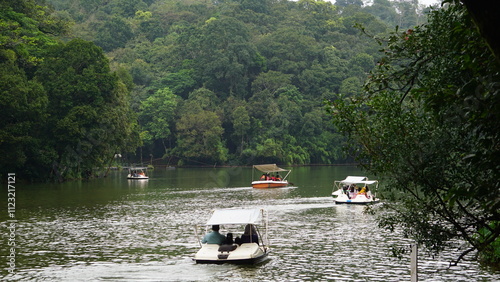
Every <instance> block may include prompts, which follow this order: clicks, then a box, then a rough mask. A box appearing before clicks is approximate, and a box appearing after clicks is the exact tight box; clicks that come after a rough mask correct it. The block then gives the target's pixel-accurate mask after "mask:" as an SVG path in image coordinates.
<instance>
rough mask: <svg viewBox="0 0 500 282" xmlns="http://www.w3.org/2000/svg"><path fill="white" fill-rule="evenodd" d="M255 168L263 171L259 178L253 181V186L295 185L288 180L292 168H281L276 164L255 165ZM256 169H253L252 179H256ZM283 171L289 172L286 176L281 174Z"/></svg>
mask: <svg viewBox="0 0 500 282" xmlns="http://www.w3.org/2000/svg"><path fill="white" fill-rule="evenodd" d="M253 168H254V169H257V170H259V171H262V172H263V174H262V176H261V177H260V179H259V180H255V181H252V187H253V188H280V187H287V186H289V185H293V184H292V183H290V182H288V180H286V178H287V177H288V175H289V174H290V172H291V170H288V169H283V168H280V167H278V166H277V165H276V164H261V165H254V166H253ZM254 171H255V170H253V171H252V179H254ZM283 171H287V172H288V173H287V174H286V175H285V177H282V176H281V175H280V174H279V173H280V172H283ZM272 173H274V175H272Z"/></svg>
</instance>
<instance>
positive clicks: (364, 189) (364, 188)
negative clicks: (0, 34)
mask: <svg viewBox="0 0 500 282" xmlns="http://www.w3.org/2000/svg"><path fill="white" fill-rule="evenodd" d="M358 194H365V195H366V186H365V187H363V188H361V190H359V192H358Z"/></svg>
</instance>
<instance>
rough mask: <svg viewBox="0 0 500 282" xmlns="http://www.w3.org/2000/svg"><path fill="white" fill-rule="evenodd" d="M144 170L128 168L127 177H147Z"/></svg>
mask: <svg viewBox="0 0 500 282" xmlns="http://www.w3.org/2000/svg"><path fill="white" fill-rule="evenodd" d="M144 170H145V168H129V169H128V175H127V179H139V180H141V179H149V176H147V175H146V172H145V171H144Z"/></svg>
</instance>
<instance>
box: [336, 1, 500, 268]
mask: <svg viewBox="0 0 500 282" xmlns="http://www.w3.org/2000/svg"><path fill="white" fill-rule="evenodd" d="M387 43H388V45H387V46H386V47H385V57H384V58H383V59H382V60H381V61H380V62H379V64H378V69H377V70H376V71H375V72H374V73H373V74H372V76H371V79H370V80H369V81H368V83H367V87H366V89H365V90H366V92H364V93H360V94H359V95H355V96H353V97H350V98H346V97H342V96H340V97H338V99H337V100H335V101H333V102H332V103H331V106H332V108H331V111H332V113H333V119H334V122H335V124H336V125H337V126H338V128H339V129H341V130H342V132H344V133H345V134H347V136H348V137H349V138H350V140H351V141H350V143H349V144H351V145H352V146H351V147H350V148H351V152H352V153H353V154H354V155H356V156H357V158H358V160H359V161H361V162H363V163H364V164H365V166H366V167H367V168H368V169H369V170H370V171H372V172H373V173H376V174H381V175H384V176H385V177H386V178H387V182H388V187H391V188H392V189H393V190H400V191H402V192H404V193H403V194H402V199H401V200H399V201H394V202H389V203H388V204H387V205H384V206H383V209H389V210H391V211H394V212H391V213H383V214H382V216H381V217H380V219H379V220H380V224H381V225H382V226H385V227H388V228H391V229H394V228H397V227H403V228H402V230H403V233H404V234H405V235H407V236H410V237H412V238H414V239H415V240H416V241H417V242H418V243H419V244H421V245H423V246H425V247H427V248H429V249H431V250H434V251H436V252H439V251H441V250H443V249H444V248H447V247H448V246H450V245H451V244H452V241H453V240H454V239H456V238H461V239H462V240H464V241H465V242H466V247H465V248H462V250H463V251H462V253H460V254H458V255H457V259H456V260H455V261H454V263H457V262H459V261H460V260H461V259H463V258H464V257H465V256H466V255H467V254H470V253H471V252H473V251H478V253H479V256H480V258H481V259H483V260H486V261H489V263H493V264H496V265H497V266H498V264H499V262H500V256H498V252H497V250H498V247H499V245H500V240H499V236H500V224H499V221H500V212H499V211H500V200H499V199H500V198H499V195H498V191H499V189H500V182H499V181H498V179H500V165H499V164H498V158H499V157H500V150H499V148H500V146H499V144H498V140H500V136H499V134H500V128H499V127H500V121H499V115H498V113H499V111H500V108H499V107H500V103H499V102H500V101H499V98H500V95H498V93H499V90H500V89H499V85H500V76H499V73H500V72H499V70H500V64H498V62H497V61H496V60H495V59H494V57H493V55H492V53H491V52H490V50H489V49H488V48H487V45H486V44H485V42H484V41H483V39H482V38H481V37H480V35H479V33H478V32H477V30H476V28H475V26H474V24H473V23H472V21H471V18H470V17H469V15H468V14H467V12H466V10H465V9H464V8H463V6H461V5H450V6H449V7H448V8H446V9H442V10H439V11H434V12H432V13H431V15H430V17H429V23H428V24H425V25H422V26H418V27H416V28H415V29H409V30H405V31H403V32H401V31H396V32H394V33H393V35H392V36H390V37H389V38H388V41H387Z"/></svg>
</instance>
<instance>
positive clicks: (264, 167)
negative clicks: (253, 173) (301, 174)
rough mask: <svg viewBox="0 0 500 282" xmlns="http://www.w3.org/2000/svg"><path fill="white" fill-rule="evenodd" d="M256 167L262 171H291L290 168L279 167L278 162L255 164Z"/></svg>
mask: <svg viewBox="0 0 500 282" xmlns="http://www.w3.org/2000/svg"><path fill="white" fill-rule="evenodd" d="M253 167H254V168H256V169H258V170H260V171H262V172H266V173H268V172H278V171H289V170H288V169H283V168H280V167H278V166H277V165H276V164H262V165H254V166H253Z"/></svg>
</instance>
